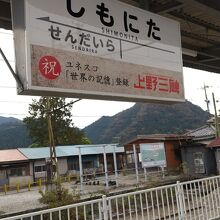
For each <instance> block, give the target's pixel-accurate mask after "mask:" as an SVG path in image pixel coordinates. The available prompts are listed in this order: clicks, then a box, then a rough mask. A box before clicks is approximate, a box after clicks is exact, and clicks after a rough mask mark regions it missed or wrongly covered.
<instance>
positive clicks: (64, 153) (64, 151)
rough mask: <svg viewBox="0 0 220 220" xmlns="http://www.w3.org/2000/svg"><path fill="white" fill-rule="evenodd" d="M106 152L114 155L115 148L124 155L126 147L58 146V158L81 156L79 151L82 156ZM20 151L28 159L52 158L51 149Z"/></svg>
mask: <svg viewBox="0 0 220 220" xmlns="http://www.w3.org/2000/svg"><path fill="white" fill-rule="evenodd" d="M104 148H105V152H106V153H107V154H108V153H113V152H114V148H115V152H116V153H123V152H124V147H119V146H118V144H96V145H69V146H57V147H56V154H57V157H68V156H77V155H79V149H80V151H81V154H82V155H92V154H103V153H104ZM18 150H19V151H20V152H21V153H22V154H23V155H25V156H26V157H27V158H28V159H32V160H33V159H42V158H48V157H50V148H49V147H40V148H18Z"/></svg>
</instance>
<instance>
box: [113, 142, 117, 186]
mask: <svg viewBox="0 0 220 220" xmlns="http://www.w3.org/2000/svg"><path fill="white" fill-rule="evenodd" d="M113 159H114V167H115V182H116V186H117V187H118V168H117V158H116V152H115V145H114V152H113Z"/></svg>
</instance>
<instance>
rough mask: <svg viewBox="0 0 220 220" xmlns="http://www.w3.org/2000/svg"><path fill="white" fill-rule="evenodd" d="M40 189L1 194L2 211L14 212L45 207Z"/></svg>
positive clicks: (0, 209) (2, 212)
mask: <svg viewBox="0 0 220 220" xmlns="http://www.w3.org/2000/svg"><path fill="white" fill-rule="evenodd" d="M40 197H41V195H40V193H39V192H38V190H33V191H30V192H20V193H15V194H8V195H1V196H0V213H1V214H12V213H16V212H22V211H26V210H31V209H36V208H41V207H43V205H42V204H40V202H39V198H40Z"/></svg>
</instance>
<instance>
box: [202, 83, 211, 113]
mask: <svg viewBox="0 0 220 220" xmlns="http://www.w3.org/2000/svg"><path fill="white" fill-rule="evenodd" d="M207 88H209V86H207V85H205V84H204V86H203V87H202V89H204V91H205V102H206V105H207V112H210V109H209V103H210V101H209V100H208V96H207V91H206V89H207Z"/></svg>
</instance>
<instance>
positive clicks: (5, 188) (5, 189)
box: [4, 184, 8, 194]
mask: <svg viewBox="0 0 220 220" xmlns="http://www.w3.org/2000/svg"><path fill="white" fill-rule="evenodd" d="M7 191H8V189H7V185H6V184H4V192H5V194H6V193H7Z"/></svg>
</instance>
